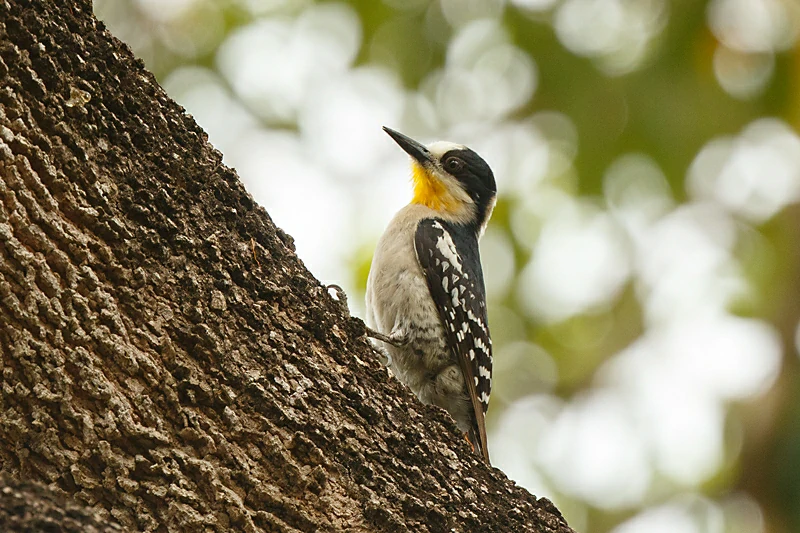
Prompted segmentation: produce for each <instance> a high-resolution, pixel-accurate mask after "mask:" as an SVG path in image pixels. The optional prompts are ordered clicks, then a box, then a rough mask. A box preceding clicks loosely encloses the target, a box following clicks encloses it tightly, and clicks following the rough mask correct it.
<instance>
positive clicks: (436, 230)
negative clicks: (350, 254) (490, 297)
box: [414, 219, 492, 464]
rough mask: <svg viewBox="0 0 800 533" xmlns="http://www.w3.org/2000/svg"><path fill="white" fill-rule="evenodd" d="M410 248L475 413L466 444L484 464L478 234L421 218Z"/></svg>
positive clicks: (484, 335) (487, 382) (486, 383)
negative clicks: (472, 447)
mask: <svg viewBox="0 0 800 533" xmlns="http://www.w3.org/2000/svg"><path fill="white" fill-rule="evenodd" d="M414 246H415V249H416V252H417V259H418V260H419V263H420V266H421V267H422V270H423V272H425V278H426V280H427V282H428V289H429V290H430V292H431V296H432V298H433V301H434V302H435V303H436V307H437V309H438V311H439V317H440V318H441V320H442V325H443V326H444V330H445V333H446V335H447V339H448V345H449V346H450V347H451V349H452V350H453V352H454V353H455V357H456V359H457V360H458V364H459V366H460V367H461V372H462V374H463V375H464V379H465V381H466V385H467V392H468V393H469V397H470V401H471V402H472V410H473V415H474V416H473V428H472V431H470V433H471V438H470V442H471V443H472V445H473V446H475V448H476V451H477V452H478V453H479V454H480V455H481V456H482V457H483V459H484V460H485V461H486V463H487V464H488V463H489V451H488V449H487V447H486V425H485V421H484V417H485V414H486V409H487V408H488V407H489V394H490V392H491V388H492V340H491V338H490V336H489V323H488V321H487V317H486V294H485V289H484V285H483V272H482V270H481V263H480V255H479V252H478V237H477V235H476V233H475V232H474V231H473V230H471V229H470V228H467V227H462V226H456V225H453V224H450V223H448V222H445V221H442V220H438V219H425V220H422V221H421V222H420V223H419V224H418V226H417V230H416V233H415V236H414Z"/></svg>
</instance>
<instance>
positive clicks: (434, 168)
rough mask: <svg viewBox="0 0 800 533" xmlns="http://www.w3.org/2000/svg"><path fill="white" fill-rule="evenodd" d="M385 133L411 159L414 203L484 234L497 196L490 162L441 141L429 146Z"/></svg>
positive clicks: (391, 132)
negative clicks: (471, 226)
mask: <svg viewBox="0 0 800 533" xmlns="http://www.w3.org/2000/svg"><path fill="white" fill-rule="evenodd" d="M383 130H384V131H385V132H386V133H388V134H389V136H390V137H391V138H392V139H394V140H395V142H396V143H397V144H399V145H400V147H401V148H402V149H403V150H405V151H406V153H408V155H410V156H411V176H412V180H413V182H414V197H413V199H412V200H411V202H412V203H416V204H422V205H425V206H427V207H429V208H431V209H433V210H435V211H438V212H439V213H441V214H442V215H443V216H444V217H445V218H448V219H451V220H453V221H454V222H459V223H462V224H468V225H470V224H474V225H475V229H476V230H477V231H478V232H481V233H482V232H483V229H484V228H485V227H486V223H487V222H488V221H489V217H490V216H491V215H492V209H493V208H494V204H495V199H496V195H497V185H496V184H495V182H494V174H492V169H490V168H489V165H487V164H486V161H484V160H483V159H482V158H481V156H479V155H478V154H476V153H475V152H474V151H472V150H470V149H469V148H467V147H466V146H463V145H460V144H453V143H449V142H444V141H439V142H435V143H432V144H430V145H428V146H425V145H423V144H420V143H418V142H417V141H415V140H414V139H411V138H410V137H407V136H405V135H403V134H402V133H400V132H397V131H394V130H392V129H389V128H386V127H384V128H383Z"/></svg>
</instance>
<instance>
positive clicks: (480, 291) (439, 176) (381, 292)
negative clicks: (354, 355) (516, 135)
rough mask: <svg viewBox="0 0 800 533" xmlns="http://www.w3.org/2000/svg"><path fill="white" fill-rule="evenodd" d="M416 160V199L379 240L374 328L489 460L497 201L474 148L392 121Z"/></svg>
mask: <svg viewBox="0 0 800 533" xmlns="http://www.w3.org/2000/svg"><path fill="white" fill-rule="evenodd" d="M383 130H384V131H385V132H386V133H387V134H388V135H389V136H390V137H391V138H392V139H393V140H394V141H395V142H396V143H397V144H398V145H399V146H400V148H402V149H403V150H404V151H405V152H406V153H407V154H408V155H409V156H410V158H411V177H412V182H413V196H412V199H411V202H410V203H409V204H408V205H406V206H405V207H403V208H402V209H401V210H400V211H398V212H397V214H396V215H395V216H394V218H393V219H392V220H391V221H390V222H389V224H388V226H387V227H386V230H385V231H384V233H383V235H382V236H381V237H380V239H379V240H378V243H377V245H376V248H375V253H374V255H373V259H372V264H371V266H370V271H369V276H368V278H367V289H366V323H367V324H366V325H367V329H368V335H369V336H370V337H371V338H372V339H371V340H372V342H373V343H374V344H375V345H376V348H378V350H379V351H380V352H382V353H383V355H384V357H385V362H386V364H387V365H388V366H389V368H390V370H391V372H392V374H393V375H394V376H396V377H397V378H398V379H399V380H400V381H401V382H403V383H404V384H405V385H407V386H408V387H409V388H410V389H411V390H412V391H413V392H414V394H415V395H416V396H417V398H418V399H419V400H420V401H421V402H422V403H425V404H433V405H436V406H439V407H441V408H443V409H445V410H446V411H447V412H448V413H449V414H450V415H451V416H452V417H453V419H454V420H455V423H456V426H457V427H458V428H459V430H460V431H461V432H463V433H464V434H465V436H466V438H467V440H468V441H469V443H470V444H471V446H472V449H473V451H474V452H475V453H477V454H478V455H479V456H480V457H481V459H482V460H483V461H484V462H485V463H486V464H491V463H490V461H489V450H488V448H487V442H486V424H485V415H486V410H487V409H488V407H489V395H490V393H491V388H492V340H491V336H490V334H489V323H488V318H487V307H486V289H485V286H484V281H483V270H482V267H481V260H480V253H479V249H478V241H479V240H480V238H481V236H482V235H483V233H484V231H485V229H486V225H487V224H488V222H489V218H490V217H491V215H492V210H493V209H494V206H495V203H496V200H497V186H496V183H495V179H494V174H493V173H492V170H491V168H489V165H488V164H487V163H486V162H485V161H484V160H483V159H482V158H481V157H480V156H479V155H478V154H477V153H475V152H474V151H473V150H471V149H470V148H467V147H466V146H463V145H460V144H454V143H451V142H445V141H438V142H434V143H432V144H429V145H427V146H425V145H423V144H421V143H419V142H417V141H415V140H413V139H411V138H410V137H408V136H406V135H404V134H402V133H400V132H398V131H395V130H393V129H390V128H387V127H384V128H383Z"/></svg>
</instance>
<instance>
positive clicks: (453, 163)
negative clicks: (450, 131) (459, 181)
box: [444, 157, 464, 172]
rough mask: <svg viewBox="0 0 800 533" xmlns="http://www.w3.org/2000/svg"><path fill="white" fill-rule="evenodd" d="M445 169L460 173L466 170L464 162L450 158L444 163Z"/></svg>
mask: <svg viewBox="0 0 800 533" xmlns="http://www.w3.org/2000/svg"><path fill="white" fill-rule="evenodd" d="M444 168H445V170H447V171H448V172H458V171H459V170H461V169H462V168H464V161H462V160H461V159H459V158H457V157H448V158H447V159H445V161H444Z"/></svg>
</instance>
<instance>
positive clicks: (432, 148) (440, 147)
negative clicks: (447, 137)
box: [428, 141, 466, 159]
mask: <svg viewBox="0 0 800 533" xmlns="http://www.w3.org/2000/svg"><path fill="white" fill-rule="evenodd" d="M464 148H466V146H464V145H463V144H456V143H451V142H447V141H436V142H435V143H431V144H429V145H428V151H429V152H430V153H431V155H432V156H433V157H435V158H436V159H440V158H441V157H442V156H443V155H444V154H446V153H447V152H449V151H450V150H463V149H464Z"/></svg>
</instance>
